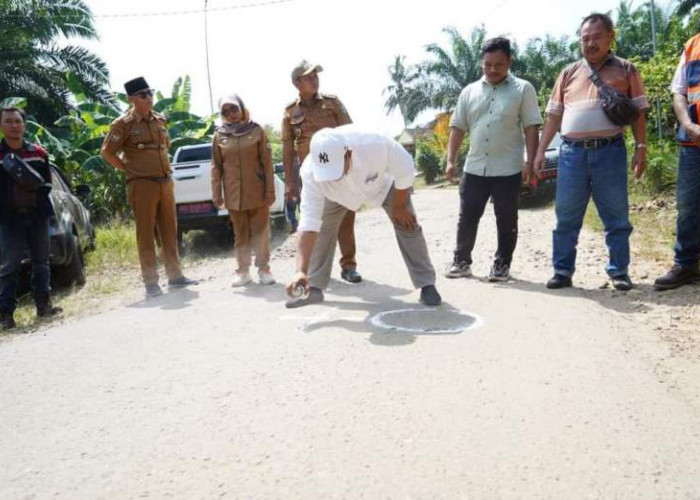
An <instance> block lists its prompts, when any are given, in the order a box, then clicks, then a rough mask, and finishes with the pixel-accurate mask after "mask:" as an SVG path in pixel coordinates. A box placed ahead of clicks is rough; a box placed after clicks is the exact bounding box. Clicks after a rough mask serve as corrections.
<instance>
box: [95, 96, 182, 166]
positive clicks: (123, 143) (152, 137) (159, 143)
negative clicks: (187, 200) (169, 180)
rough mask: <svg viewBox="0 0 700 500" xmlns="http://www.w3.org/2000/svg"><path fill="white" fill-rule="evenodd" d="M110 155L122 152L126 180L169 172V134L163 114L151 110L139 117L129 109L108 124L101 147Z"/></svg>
mask: <svg viewBox="0 0 700 500" xmlns="http://www.w3.org/2000/svg"><path fill="white" fill-rule="evenodd" d="M102 147H103V148H104V149H105V150H107V151H109V152H110V153H112V154H117V153H121V155H122V161H123V162H124V166H125V167H126V177H127V179H135V178H147V177H162V176H166V175H170V173H171V167H170V157H169V156H168V148H169V147H170V137H169V136H168V129H167V123H166V121H165V117H164V116H163V115H161V114H160V113H155V112H154V113H151V114H150V115H149V116H146V117H142V116H140V115H139V114H138V113H136V111H134V110H130V111H128V112H127V113H126V114H124V115H122V116H120V117H119V118H117V119H116V120H114V122H112V124H111V125H110V129H109V133H108V134H107V136H106V137H105V140H104V143H103V146H102Z"/></svg>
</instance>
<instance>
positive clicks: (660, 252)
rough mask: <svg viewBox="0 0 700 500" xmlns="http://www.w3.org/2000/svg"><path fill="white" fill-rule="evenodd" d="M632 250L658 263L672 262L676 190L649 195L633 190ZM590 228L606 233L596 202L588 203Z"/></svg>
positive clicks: (587, 220) (638, 255) (587, 214)
mask: <svg viewBox="0 0 700 500" xmlns="http://www.w3.org/2000/svg"><path fill="white" fill-rule="evenodd" d="M630 222H631V224H632V227H633V228H634V231H633V233H632V253H633V254H634V257H635V259H641V260H645V261H652V262H658V263H667V262H670V259H671V257H672V247H673V242H674V240H675V227H676V226H675V223H676V210H675V197H674V195H673V193H665V194H660V195H656V196H649V195H648V194H645V193H643V192H641V190H637V189H634V188H633V189H632V190H631V191H630ZM584 224H585V225H586V227H588V228H590V229H593V230H594V231H598V232H602V231H603V223H602V222H601V220H600V217H598V212H597V211H596V209H595V206H594V204H593V203H592V202H591V203H590V204H589V205H588V211H587V212H586V217H585V219H584Z"/></svg>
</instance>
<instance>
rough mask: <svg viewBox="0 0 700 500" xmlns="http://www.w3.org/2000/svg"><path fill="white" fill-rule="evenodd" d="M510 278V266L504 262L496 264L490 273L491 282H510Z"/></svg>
mask: <svg viewBox="0 0 700 500" xmlns="http://www.w3.org/2000/svg"><path fill="white" fill-rule="evenodd" d="M508 278H510V266H509V265H508V264H505V263H502V262H494V263H493V265H492V266H491V271H490V272H489V281H491V282H494V281H508Z"/></svg>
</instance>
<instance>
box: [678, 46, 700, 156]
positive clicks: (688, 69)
mask: <svg viewBox="0 0 700 500" xmlns="http://www.w3.org/2000/svg"><path fill="white" fill-rule="evenodd" d="M683 54H684V55H685V77H686V81H687V82H688V114H689V115H690V119H691V120H692V122H693V123H700V33H699V34H697V35H695V36H694V37H693V38H691V39H690V40H688V42H687V43H686V44H685V48H684V49H683ZM677 139H678V140H679V141H680V143H681V144H682V145H683V146H696V147H697V146H698V144H697V143H695V142H693V141H691V140H690V137H688V133H687V132H686V131H685V129H683V127H679V129H678V135H677Z"/></svg>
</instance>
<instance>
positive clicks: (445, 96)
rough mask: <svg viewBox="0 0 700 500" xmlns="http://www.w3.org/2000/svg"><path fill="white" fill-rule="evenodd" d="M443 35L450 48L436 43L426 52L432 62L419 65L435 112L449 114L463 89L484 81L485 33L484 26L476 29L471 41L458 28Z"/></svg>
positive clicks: (423, 85) (423, 87)
mask: <svg viewBox="0 0 700 500" xmlns="http://www.w3.org/2000/svg"><path fill="white" fill-rule="evenodd" d="M442 31H443V33H445V34H447V36H448V38H449V44H448V48H446V49H445V48H443V47H441V46H440V45H438V44H436V43H431V44H429V45H428V46H426V48H425V50H426V52H427V53H428V54H429V55H431V56H432V57H433V58H432V59H431V60H427V61H425V62H423V63H422V64H421V65H420V68H421V70H422V71H423V73H424V74H425V77H426V78H425V79H424V80H423V82H422V83H421V87H422V90H423V92H425V94H426V95H428V96H429V98H430V105H431V106H432V107H433V108H435V109H439V110H443V111H450V110H452V109H453V108H454V106H455V105H456V103H457V99H458V97H459V94H460V92H461V91H462V89H463V88H464V87H466V86H467V85H468V84H470V83H472V82H474V81H476V80H478V79H479V78H480V77H481V47H482V45H483V43H484V39H485V37H486V29H485V28H484V27H483V26H480V27H478V28H474V29H473V30H472V32H471V35H470V37H469V40H467V39H465V38H464V37H463V36H462V35H461V33H460V32H459V31H458V30H457V29H456V28H453V27H448V28H444V29H443V30H442Z"/></svg>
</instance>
